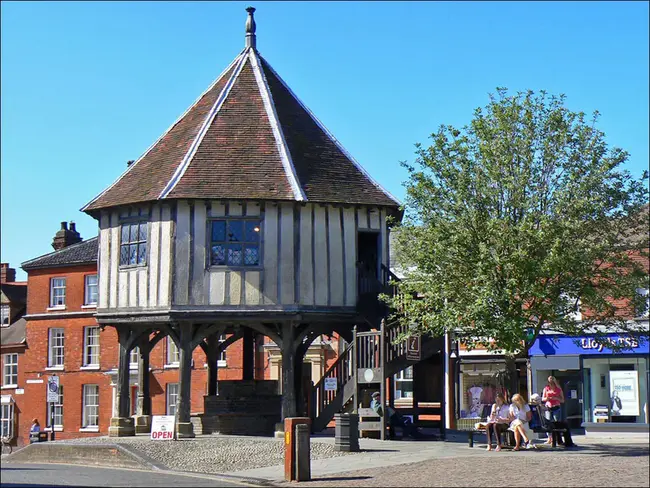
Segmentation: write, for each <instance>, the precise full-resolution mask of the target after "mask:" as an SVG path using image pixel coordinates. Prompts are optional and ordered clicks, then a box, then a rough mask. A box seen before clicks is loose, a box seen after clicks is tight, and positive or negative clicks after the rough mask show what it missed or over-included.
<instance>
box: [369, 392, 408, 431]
mask: <svg viewBox="0 0 650 488" xmlns="http://www.w3.org/2000/svg"><path fill="white" fill-rule="evenodd" d="M380 397H381V395H380V394H379V392H378V391H376V392H374V393H373V394H372V401H371V402H370V408H372V409H373V410H374V411H375V413H376V414H377V415H379V416H380V417H381V416H383V415H384V413H383V408H382V406H381V401H380ZM386 415H387V418H388V436H389V438H390V439H394V438H395V427H400V428H401V429H402V437H405V436H409V437H416V435H417V431H416V430H415V428H414V426H413V424H411V423H410V422H407V421H406V419H405V418H404V417H402V416H401V415H400V414H398V413H397V412H396V411H395V410H393V409H392V408H390V407H388V406H387V407H386Z"/></svg>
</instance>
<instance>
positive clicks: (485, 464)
mask: <svg viewBox="0 0 650 488" xmlns="http://www.w3.org/2000/svg"><path fill="white" fill-rule="evenodd" d="M648 454H649V453H648V446H647V445H635V446H606V445H600V446H597V445H593V446H585V447H580V448H579V449H576V450H568V451H563V450H554V451H551V452H543V451H540V452H534V451H522V452H507V451H502V452H500V453H497V452H494V451H492V452H485V453H484V455H480V456H475V455H473V456H471V457H470V456H465V457H463V456H455V457H453V458H439V459H432V460H429V461H423V462H419V463H412V464H402V465H399V466H391V467H386V468H374V469H363V470H355V471H351V472H347V473H338V474H336V475H331V476H323V477H321V478H319V479H317V480H314V481H311V482H306V483H301V486H302V485H304V486H306V487H312V486H313V487H316V486H324V487H327V486H346V487H355V486H368V487H375V486H387V487H388V486H404V487H411V486H414V487H415V486H471V487H482V486H508V487H512V486H522V487H537V486H539V487H545V488H548V487H556V486H557V487H565V486H566V487H573V486H575V487H591V486H626V487H628V486H630V487H636V486H642V487H647V486H649V481H648V480H649V474H650V472H649V469H648V465H649V458H648ZM281 484H282V485H284V484H287V483H281ZM287 485H288V484H287Z"/></svg>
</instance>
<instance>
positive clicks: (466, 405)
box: [450, 349, 528, 430]
mask: <svg viewBox="0 0 650 488" xmlns="http://www.w3.org/2000/svg"><path fill="white" fill-rule="evenodd" d="M458 353H459V354H458V356H456V358H454V359H455V361H453V363H452V364H453V370H454V376H455V382H454V383H455V388H454V390H455V391H454V397H453V399H450V400H452V402H453V404H454V405H455V409H454V410H455V412H454V413H455V419H456V422H455V423H456V428H458V429H461V430H462V429H464V428H466V427H468V426H473V425H474V424H475V423H476V421H477V420H478V419H480V418H485V417H487V415H488V414H489V410H490V408H491V406H492V404H493V403H494V400H495V396H496V394H497V393H502V394H504V396H505V397H506V401H507V402H509V401H510V397H511V396H512V395H513V394H514V393H520V394H522V395H524V397H526V398H527V390H528V387H527V383H528V381H527V376H528V375H527V372H528V368H527V360H525V359H520V360H517V361H516V363H515V375H516V378H514V383H513V382H512V381H509V380H508V376H507V374H506V361H505V358H504V357H503V356H501V355H496V354H493V353H488V352H487V351H480V350H478V351H477V350H474V351H466V350H463V349H461V350H460V351H458ZM513 384H516V389H517V391H509V390H508V388H509V387H511V386H512V385H513Z"/></svg>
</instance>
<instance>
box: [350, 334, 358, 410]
mask: <svg viewBox="0 0 650 488" xmlns="http://www.w3.org/2000/svg"><path fill="white" fill-rule="evenodd" d="M351 352H352V381H354V396H353V397H352V398H353V401H354V406H353V410H352V411H353V412H354V413H359V366H358V365H357V354H358V352H359V347H358V345H357V326H356V324H355V326H354V327H353V328H352V351H351Z"/></svg>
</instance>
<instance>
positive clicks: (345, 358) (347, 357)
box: [312, 342, 354, 418]
mask: <svg viewBox="0 0 650 488" xmlns="http://www.w3.org/2000/svg"><path fill="white" fill-rule="evenodd" d="M353 353H354V342H353V343H351V344H348V346H347V347H346V348H345V350H344V351H343V352H342V353H341V354H340V355H339V357H338V358H337V359H336V361H334V363H333V364H332V365H331V366H330V367H329V368H328V369H327V371H325V373H324V374H323V376H322V377H321V379H320V380H318V382H317V383H316V384H315V385H314V387H313V390H312V391H313V392H315V393H316V395H317V397H316V410H315V411H314V418H317V417H318V416H319V415H320V414H321V412H323V410H324V409H325V408H326V407H327V405H329V404H330V403H331V402H332V401H334V399H335V398H336V396H337V395H338V394H339V393H340V392H341V391H342V390H343V388H344V387H345V384H346V383H347V382H348V381H349V380H350V378H352V376H353V375H354V371H353V369H354V362H353ZM327 378H336V391H325V380H326V379H327Z"/></svg>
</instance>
